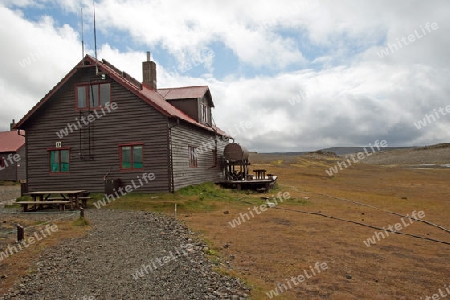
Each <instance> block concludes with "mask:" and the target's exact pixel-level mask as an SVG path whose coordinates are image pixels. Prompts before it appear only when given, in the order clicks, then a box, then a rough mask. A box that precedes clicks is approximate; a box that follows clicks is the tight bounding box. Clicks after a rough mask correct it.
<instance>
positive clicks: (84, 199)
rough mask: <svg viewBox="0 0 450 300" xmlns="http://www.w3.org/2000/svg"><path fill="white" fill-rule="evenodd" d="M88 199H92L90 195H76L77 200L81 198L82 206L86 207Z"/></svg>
mask: <svg viewBox="0 0 450 300" xmlns="http://www.w3.org/2000/svg"><path fill="white" fill-rule="evenodd" d="M90 199H92V197H78V200H81V203H82V207H83V208H87V201H88V200H90Z"/></svg>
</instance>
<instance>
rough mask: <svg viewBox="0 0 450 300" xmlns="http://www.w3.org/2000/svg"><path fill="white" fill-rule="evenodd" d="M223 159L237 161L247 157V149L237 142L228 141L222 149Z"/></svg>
mask: <svg viewBox="0 0 450 300" xmlns="http://www.w3.org/2000/svg"><path fill="white" fill-rule="evenodd" d="M223 155H224V156H225V159H227V160H229V161H239V160H246V159H248V151H247V149H245V148H244V147H242V146H241V145H239V144H238V143H229V144H228V145H226V146H225V149H224V150H223Z"/></svg>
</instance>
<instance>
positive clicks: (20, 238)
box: [17, 224, 25, 243]
mask: <svg viewBox="0 0 450 300" xmlns="http://www.w3.org/2000/svg"><path fill="white" fill-rule="evenodd" d="M24 238H25V232H24V228H23V227H22V226H20V225H19V224H17V242H18V243H20V242H21V241H23V240H24Z"/></svg>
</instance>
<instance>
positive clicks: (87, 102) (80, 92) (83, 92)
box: [75, 83, 111, 109]
mask: <svg viewBox="0 0 450 300" xmlns="http://www.w3.org/2000/svg"><path fill="white" fill-rule="evenodd" d="M75 94H76V104H77V109H92V108H100V107H103V106H105V105H106V103H108V102H110V101H111V84H110V83H94V84H89V85H79V86H77V87H76V92H75Z"/></svg>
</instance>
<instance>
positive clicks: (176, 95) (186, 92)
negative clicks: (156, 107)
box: [158, 85, 214, 107]
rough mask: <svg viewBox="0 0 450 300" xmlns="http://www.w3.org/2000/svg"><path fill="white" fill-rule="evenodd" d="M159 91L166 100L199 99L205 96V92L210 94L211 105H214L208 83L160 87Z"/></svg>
mask: <svg viewBox="0 0 450 300" xmlns="http://www.w3.org/2000/svg"><path fill="white" fill-rule="evenodd" d="M158 93H160V94H161V95H162V96H163V97H164V98H165V99H166V100H176V99H197V98H201V97H203V96H204V95H205V94H209V99H210V101H211V105H212V107H214V103H213V102H212V96H211V92H210V90H209V87H208V86H206V85H203V86H185V87H177V88H165V89H158Z"/></svg>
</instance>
